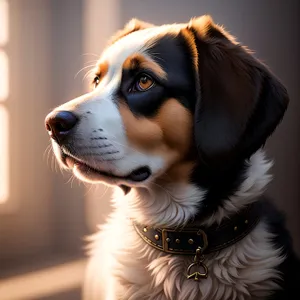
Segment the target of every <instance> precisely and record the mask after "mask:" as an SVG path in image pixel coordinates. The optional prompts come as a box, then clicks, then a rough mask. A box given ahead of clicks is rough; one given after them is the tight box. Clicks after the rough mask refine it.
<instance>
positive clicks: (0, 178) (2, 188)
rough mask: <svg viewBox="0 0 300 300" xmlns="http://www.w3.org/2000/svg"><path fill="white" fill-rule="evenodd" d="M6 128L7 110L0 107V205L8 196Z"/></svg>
mask: <svg viewBox="0 0 300 300" xmlns="http://www.w3.org/2000/svg"><path fill="white" fill-rule="evenodd" d="M8 126H9V117H8V112H7V109H6V108H5V107H4V106H2V105H0V204H1V203H4V202H6V201H7V199H8V196H9V168H8V160H9V156H8Z"/></svg>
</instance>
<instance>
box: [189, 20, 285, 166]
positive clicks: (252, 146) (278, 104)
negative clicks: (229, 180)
mask: <svg viewBox="0 0 300 300" xmlns="http://www.w3.org/2000/svg"><path fill="white" fill-rule="evenodd" d="M188 30H190V31H192V33H193V35H194V40H195V46H196V49H197V58H196V63H197V65H198V70H196V73H197V76H198V78H197V80H198V79H199V84H200V89H199V92H198V95H197V98H198V99H197V102H196V108H195V141H196V146H197V149H198V153H199V154H200V157H201V158H202V159H203V160H204V161H206V162H208V163H211V164H217V165H218V164H222V163H224V162H228V163H229V161H230V160H231V161H232V159H238V158H247V157H249V156H250V155H251V154H252V153H253V152H255V151H256V150H258V149H259V148H260V147H261V146H263V144H264V143H265V141H266V140H267V138H268V137H269V136H270V135H271V134H272V132H273V131H274V129H275V128H276V126H277V125H278V124H279V122H280V121H281V119H282V117H283V115H284V112H285V110H286V108H287V105H288V101H289V100H288V95H287V91H286V89H285V88H284V86H283V85H282V84H281V83H280V82H279V80H278V79H277V78H275V76H274V75H273V74H272V73H271V72H270V71H269V70H268V69H267V68H266V67H265V66H264V65H263V64H262V63H260V62H259V61H258V60H257V59H255V58H254V57H253V56H252V55H251V54H250V53H249V51H248V50H247V49H246V48H244V47H242V46H241V45H239V44H238V43H236V42H235V40H234V38H233V37H231V36H230V35H229V34H228V33H226V32H225V31H224V29H223V28H221V27H219V26H217V25H215V24H214V23H213V21H212V19H211V18H210V17H209V16H203V17H200V18H197V19H192V20H191V21H190V23H189V25H188Z"/></svg>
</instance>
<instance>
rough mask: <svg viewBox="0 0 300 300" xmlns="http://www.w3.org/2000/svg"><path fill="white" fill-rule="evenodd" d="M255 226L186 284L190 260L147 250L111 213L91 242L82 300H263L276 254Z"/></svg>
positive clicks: (270, 287) (277, 258)
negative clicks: (204, 272) (202, 275)
mask: <svg viewBox="0 0 300 300" xmlns="http://www.w3.org/2000/svg"><path fill="white" fill-rule="evenodd" d="M271 237H272V236H271V234H270V233H268V232H267V230H266V228H265V226H264V224H263V223H262V222H261V223H260V224H259V225H258V226H257V227H256V228H255V229H254V230H253V231H252V232H251V233H250V234H249V235H248V236H247V237H245V238H244V239H243V240H242V241H240V242H238V243H237V244H235V245H233V246H231V247H228V248H227V249H224V250H222V251H220V252H216V253H213V254H211V255H209V256H207V257H206V261H205V263H206V265H207V266H208V268H209V276H208V278H207V279H202V280H201V281H199V282H196V281H194V280H192V279H189V280H188V279H186V277H185V274H186V269H187V267H188V265H189V264H190V263H191V261H192V257H188V256H180V255H165V254H164V253H163V252H161V251H159V250H156V249H154V248H152V247H151V246H149V245H147V244H146V243H145V242H144V241H143V240H142V239H141V238H140V237H139V236H138V235H137V233H136V232H135V229H134V228H133V226H132V224H131V222H130V220H128V219H126V218H125V217H124V215H123V214H122V213H121V212H120V213H118V212H115V213H114V214H113V215H112V217H111V218H110V220H109V222H108V223H107V224H106V225H105V227H104V228H103V229H102V231H101V232H100V233H98V234H96V235H95V236H94V237H93V243H92V247H91V248H92V249H91V259H90V262H89V265H88V269H87V275H86V281H85V288H84V297H85V299H86V300H96V299H97V300H102V299H103V300H104V299H105V300H142V299H144V300H198V299H199V300H200V299H201V300H212V299H213V300H227V299H228V300H229V299H230V300H232V299H239V300H240V299H241V300H243V299H245V300H246V299H264V298H265V297H266V296H267V295H269V294H270V291H271V290H274V289H276V288H277V286H276V284H275V283H274V279H276V278H278V277H279V274H278V273H277V272H276V271H275V268H276V267H277V266H278V265H279V264H280V263H281V262H282V260H283V258H281V257H280V250H275V249H274V248H273V247H272V244H271V242H270V239H271Z"/></svg>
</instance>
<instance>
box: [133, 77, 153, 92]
mask: <svg viewBox="0 0 300 300" xmlns="http://www.w3.org/2000/svg"><path fill="white" fill-rule="evenodd" d="M154 83H155V82H154V79H153V78H152V77H151V76H149V75H146V74H142V75H141V76H140V77H139V78H138V80H137V81H136V83H135V86H134V89H135V90H136V91H140V92H144V91H147V90H149V89H150V88H152V87H153V85H154Z"/></svg>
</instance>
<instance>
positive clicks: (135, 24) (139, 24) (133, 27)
mask: <svg viewBox="0 0 300 300" xmlns="http://www.w3.org/2000/svg"><path fill="white" fill-rule="evenodd" d="M150 27H154V25H153V24H150V23H147V22H144V21H141V20H138V19H131V20H130V21H129V22H128V23H127V24H126V25H125V27H124V28H123V29H121V30H119V31H118V32H117V33H116V34H115V35H114V36H113V37H112V38H111V40H110V41H109V44H113V43H115V42H116V41H117V40H119V39H121V38H122V37H124V36H126V35H128V34H130V33H132V32H134V31H138V30H142V29H146V28H150Z"/></svg>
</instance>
